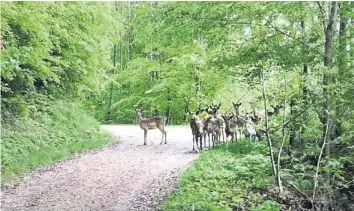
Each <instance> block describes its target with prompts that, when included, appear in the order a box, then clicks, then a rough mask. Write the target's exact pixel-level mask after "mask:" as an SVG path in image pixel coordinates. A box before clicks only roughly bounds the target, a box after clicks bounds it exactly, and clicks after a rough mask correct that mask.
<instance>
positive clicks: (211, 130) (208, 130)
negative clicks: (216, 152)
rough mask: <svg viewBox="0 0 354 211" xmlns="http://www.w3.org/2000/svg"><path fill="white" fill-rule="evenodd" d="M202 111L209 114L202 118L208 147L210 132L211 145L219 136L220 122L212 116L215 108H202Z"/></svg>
mask: <svg viewBox="0 0 354 211" xmlns="http://www.w3.org/2000/svg"><path fill="white" fill-rule="evenodd" d="M203 111H205V112H207V113H208V114H209V115H210V116H209V117H208V118H207V119H206V120H204V123H205V124H204V131H205V139H204V141H206V136H208V140H209V148H210V134H211V140H212V144H213V147H214V145H215V144H216V142H217V141H218V138H219V137H220V133H221V132H220V122H219V121H218V119H217V118H214V116H215V115H214V112H215V110H210V108H209V107H207V108H205V109H203Z"/></svg>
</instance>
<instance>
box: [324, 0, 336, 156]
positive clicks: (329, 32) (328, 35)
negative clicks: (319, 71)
mask: <svg viewBox="0 0 354 211" xmlns="http://www.w3.org/2000/svg"><path fill="white" fill-rule="evenodd" d="M336 10H337V2H335V1H334V2H331V8H330V15H329V19H328V24H327V25H326V28H325V46H324V47H325V55H324V66H326V67H327V68H328V71H326V72H325V73H324V74H323V96H324V102H323V116H324V117H325V118H324V120H327V119H329V118H330V117H329V115H330V102H329V98H330V89H329V86H330V85H331V71H332V67H333V63H332V44H333V40H332V39H333V34H334V21H335V15H336ZM322 124H323V127H322V128H323V129H322V130H323V132H322V133H323V137H325V138H328V136H326V135H325V134H326V132H327V121H324V122H322ZM323 141H324V142H326V143H327V145H326V156H327V158H329V156H330V154H331V148H330V142H329V141H328V140H323Z"/></svg>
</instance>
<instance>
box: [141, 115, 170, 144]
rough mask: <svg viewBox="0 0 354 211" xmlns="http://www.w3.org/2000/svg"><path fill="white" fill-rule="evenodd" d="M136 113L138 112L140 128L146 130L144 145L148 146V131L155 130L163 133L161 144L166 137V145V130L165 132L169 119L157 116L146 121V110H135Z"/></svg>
mask: <svg viewBox="0 0 354 211" xmlns="http://www.w3.org/2000/svg"><path fill="white" fill-rule="evenodd" d="M135 111H136V116H137V117H138V122H139V125H140V128H141V129H143V130H144V145H146V144H147V142H146V138H147V133H148V130H153V129H159V130H160V131H161V133H162V138H161V143H160V144H162V143H163V138H164V137H165V144H167V138H166V130H165V125H166V120H167V118H166V117H163V116H155V117H152V118H146V119H145V118H143V111H144V109H135Z"/></svg>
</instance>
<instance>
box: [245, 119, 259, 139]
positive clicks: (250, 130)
mask: <svg viewBox="0 0 354 211" xmlns="http://www.w3.org/2000/svg"><path fill="white" fill-rule="evenodd" d="M246 120H247V122H246V129H245V130H244V131H243V134H244V136H245V138H246V139H247V138H248V139H250V140H252V139H253V140H254V142H256V138H258V141H260V140H261V135H260V133H259V132H257V131H256V130H255V129H254V127H253V122H252V118H251V116H250V115H248V116H247V118H246Z"/></svg>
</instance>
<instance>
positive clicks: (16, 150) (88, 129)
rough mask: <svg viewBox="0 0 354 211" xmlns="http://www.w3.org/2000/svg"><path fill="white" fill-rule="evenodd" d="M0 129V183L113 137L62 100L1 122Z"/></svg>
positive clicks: (74, 106)
mask: <svg viewBox="0 0 354 211" xmlns="http://www.w3.org/2000/svg"><path fill="white" fill-rule="evenodd" d="M1 133H2V134H1V135H2V140H1V179H2V182H3V183H4V182H8V181H9V180H11V179H12V178H14V177H15V176H17V175H20V174H24V173H27V172H29V171H30V170H32V169H34V168H37V167H40V166H43V165H45V164H51V163H53V162H55V161H57V160H60V159H64V158H67V157H68V156H69V155H72V154H74V153H79V152H83V151H86V150H89V149H96V148H100V147H102V146H104V145H106V144H107V143H109V142H111V141H113V138H112V137H111V136H109V135H108V133H106V132H103V131H100V126H99V123H98V122H97V121H96V120H94V119H93V118H92V117H90V116H88V115H87V114H86V113H85V112H83V111H82V110H81V109H80V107H79V106H78V105H77V104H74V103H69V104H68V103H64V102H56V103H53V104H52V105H49V107H47V108H46V110H45V111H44V112H40V113H38V112H37V115H36V116H35V117H33V116H32V117H21V118H15V119H12V120H11V121H7V122H2V128H1Z"/></svg>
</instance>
